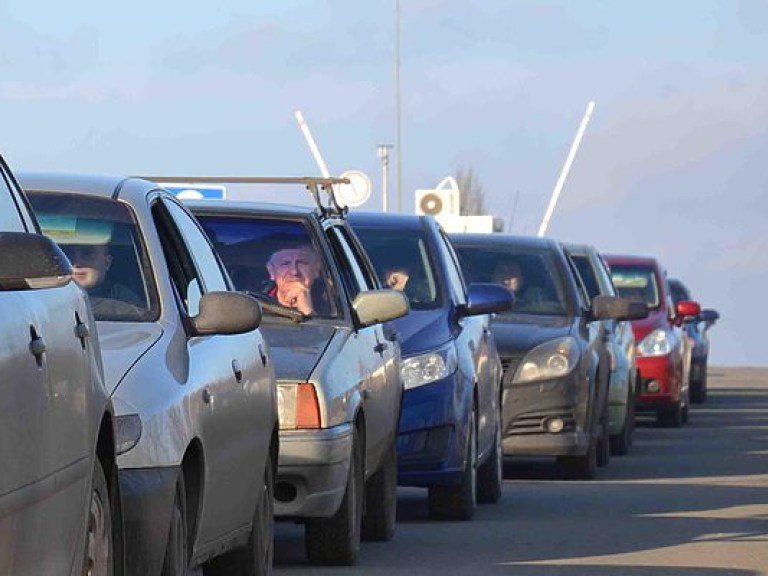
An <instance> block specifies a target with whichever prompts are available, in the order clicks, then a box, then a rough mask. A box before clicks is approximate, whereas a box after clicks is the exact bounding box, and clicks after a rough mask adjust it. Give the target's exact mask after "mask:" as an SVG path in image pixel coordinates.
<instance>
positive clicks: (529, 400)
mask: <svg viewBox="0 0 768 576" xmlns="http://www.w3.org/2000/svg"><path fill="white" fill-rule="evenodd" d="M589 397H590V388H589V383H588V379H587V378H586V377H585V376H583V375H582V374H581V373H580V372H579V370H574V371H573V372H572V373H571V374H569V375H568V376H566V377H564V378H558V379H556V380H545V381H542V382H534V383H530V384H510V383H508V382H506V381H505V385H504V395H503V416H502V425H503V428H502V430H503V436H502V438H503V440H502V445H503V448H504V454H505V455H506V456H574V455H581V454H586V452H587V450H588V448H589V439H590V438H589V434H588V433H587V432H586V431H587V424H588V418H589V405H588V404H589ZM553 420H560V421H562V424H563V428H562V431H560V432H557V433H553V432H550V431H549V430H548V424H549V423H550V422H552V421H553Z"/></svg>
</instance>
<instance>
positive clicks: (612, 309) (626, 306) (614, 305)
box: [590, 295, 648, 320]
mask: <svg viewBox="0 0 768 576" xmlns="http://www.w3.org/2000/svg"><path fill="white" fill-rule="evenodd" d="M590 316H591V317H592V319H593V320H641V319H643V318H647V317H648V306H647V305H646V304H645V302H638V301H637V300H628V299H627V298H620V297H618V296H608V295H600V296H595V297H594V298H593V299H592V307H591V309H590Z"/></svg>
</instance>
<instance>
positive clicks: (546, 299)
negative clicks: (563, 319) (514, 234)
mask: <svg viewBox="0 0 768 576" xmlns="http://www.w3.org/2000/svg"><path fill="white" fill-rule="evenodd" d="M454 246H455V247H456V251H457V252H458V253H459V257H460V258H461V262H462V264H461V265H462V269H463V271H464V275H465V276H466V278H467V280H468V281H469V282H492V283H496V284H502V285H504V286H506V287H507V288H508V289H510V290H512V291H513V292H514V294H515V304H514V306H513V307H512V310H511V311H510V312H508V314H534V315H545V316H567V315H569V309H568V305H567V298H566V295H565V284H564V281H563V271H562V267H561V266H558V264H557V260H556V254H555V253H554V252H552V251H551V250H548V249H546V248H538V247H527V246H514V245H503V246H485V245H483V246H480V245H477V246H472V245H464V246H462V245H459V244H458V243H456V242H454ZM513 277H516V278H518V280H517V285H515V284H514V282H513V281H512V280H511V279H512V278H513Z"/></svg>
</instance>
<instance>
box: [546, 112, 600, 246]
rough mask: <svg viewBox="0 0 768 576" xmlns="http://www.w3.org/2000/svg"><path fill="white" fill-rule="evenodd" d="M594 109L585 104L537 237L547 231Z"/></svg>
mask: <svg viewBox="0 0 768 576" xmlns="http://www.w3.org/2000/svg"><path fill="white" fill-rule="evenodd" d="M594 109H595V103H594V102H590V103H589V104H587V112H586V114H584V118H583V119H582V120H581V125H580V126H579V130H578V131H577V132H576V138H574V140H573V144H571V150H570V152H568V158H566V160H565V164H564V165H563V170H562V171H561V172H560V178H558V180H557V184H555V189H554V190H552V197H551V198H550V199H549V206H548V207H547V212H546V214H545V215H544V220H542V221H541V226H540V227H539V234H538V236H539V237H542V236H544V234H546V233H547V227H548V226H549V220H550V219H551V218H552V213H553V212H554V211H555V205H556V204H557V199H558V198H559V197H560V192H561V191H562V190H563V185H564V184H565V179H566V178H567V177H568V172H569V171H570V169H571V164H572V163H573V159H574V158H575V157H576V152H577V151H578V149H579V144H581V139H582V137H583V136H584V131H585V130H586V129H587V124H589V119H590V118H591V117H592V111H593V110H594Z"/></svg>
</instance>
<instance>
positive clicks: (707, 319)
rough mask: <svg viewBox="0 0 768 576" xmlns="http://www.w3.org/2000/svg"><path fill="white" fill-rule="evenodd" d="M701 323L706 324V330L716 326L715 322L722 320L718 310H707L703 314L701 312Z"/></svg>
mask: <svg viewBox="0 0 768 576" xmlns="http://www.w3.org/2000/svg"><path fill="white" fill-rule="evenodd" d="M698 320H699V322H704V329H705V330H708V329H709V328H711V327H712V326H714V325H715V322H717V321H718V320H720V314H719V313H718V312H717V310H712V309H711V308H705V309H704V310H702V311H701V312H699V318H698Z"/></svg>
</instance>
